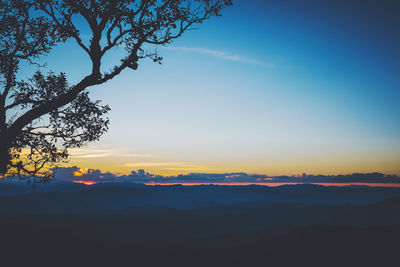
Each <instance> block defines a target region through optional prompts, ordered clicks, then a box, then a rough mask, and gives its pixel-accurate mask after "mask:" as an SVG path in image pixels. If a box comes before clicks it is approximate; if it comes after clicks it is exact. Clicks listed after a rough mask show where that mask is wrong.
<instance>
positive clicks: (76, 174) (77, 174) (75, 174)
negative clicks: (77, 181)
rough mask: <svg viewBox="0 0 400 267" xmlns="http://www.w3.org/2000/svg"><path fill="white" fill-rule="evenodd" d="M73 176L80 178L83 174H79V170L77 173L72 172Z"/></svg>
mask: <svg viewBox="0 0 400 267" xmlns="http://www.w3.org/2000/svg"><path fill="white" fill-rule="evenodd" d="M73 175H74V176H82V175H83V173H81V171H80V170H79V171H75V172H73Z"/></svg>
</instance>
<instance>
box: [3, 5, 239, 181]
mask: <svg viewBox="0 0 400 267" xmlns="http://www.w3.org/2000/svg"><path fill="white" fill-rule="evenodd" d="M230 5H232V0H16V1H11V2H10V1H3V0H0V13H1V14H0V86H1V91H0V93H1V95H0V175H14V174H20V175H21V174H22V175H23V177H28V176H38V175H39V176H43V177H49V176H46V175H50V174H51V172H47V173H45V172H44V171H43V170H45V168H46V167H47V168H48V166H49V165H52V164H56V163H58V162H60V161H63V160H66V159H67V158H68V151H67V149H68V148H71V147H81V146H82V145H84V144H86V143H87V142H90V141H94V140H98V139H99V138H100V136H101V135H102V134H103V133H104V132H106V131H107V129H108V119H107V118H105V117H104V115H105V114H106V113H107V111H108V110H109V108H108V106H101V105H100V101H92V100H90V98H89V96H88V93H87V92H86V91H85V89H87V88H88V87H91V86H95V85H99V84H103V83H105V82H107V81H109V80H111V79H113V78H114V77H116V76H117V75H119V74H120V73H121V71H123V70H124V69H132V70H136V69H137V68H138V64H139V61H140V60H141V59H144V58H149V59H151V60H152V61H154V62H156V63H161V60H162V58H161V57H160V56H159V54H158V53H157V50H156V47H157V45H167V44H169V43H171V42H172V41H173V40H174V39H176V38H179V37H180V36H181V35H182V34H183V33H184V32H186V31H188V30H191V29H195V28H194V27H195V26H196V25H198V24H201V23H202V22H203V21H205V20H207V19H209V18H210V17H212V16H220V12H221V10H222V9H224V8H225V7H228V6H230ZM77 21H79V23H78V22H77ZM82 21H84V22H85V23H87V25H88V26H89V28H90V31H89V32H87V31H86V32H85V31H84V30H83V29H82V24H83V23H82ZM83 34H84V35H85V36H87V35H88V34H89V35H90V40H89V41H85V40H87V39H88V38H83V37H82V36H83ZM70 38H71V39H73V40H74V41H75V42H76V44H77V45H78V46H79V47H80V48H81V49H83V51H85V53H86V54H87V55H88V56H89V58H90V61H91V65H92V66H91V69H90V70H88V74H87V75H86V76H84V77H83V78H82V79H81V80H80V81H79V82H77V83H76V84H73V85H69V84H68V82H67V79H66V75H65V74H64V73H60V74H58V75H56V74H54V73H49V74H48V75H44V74H42V73H41V72H40V71H38V72H37V73H36V74H35V75H34V76H33V77H32V78H31V79H29V80H28V81H23V80H21V81H19V80H17V78H16V77H17V74H18V70H19V65H20V63H21V62H23V61H26V62H28V63H29V64H33V65H37V66H38V67H39V68H40V65H39V63H38V60H39V56H42V55H45V54H46V53H48V52H49V51H50V50H51V49H52V48H53V47H54V46H55V45H57V44H58V43H59V42H64V41H66V40H67V39H70ZM144 46H145V47H146V49H145V47H144ZM149 46H151V47H153V48H151V50H149V48H148V47H149ZM116 48H122V49H124V50H125V53H124V55H123V56H122V57H121V58H120V61H119V63H117V64H116V65H115V66H114V67H113V68H112V69H111V70H110V71H104V70H103V69H102V64H101V63H102V59H103V58H104V57H105V56H106V55H109V54H110V53H113V50H114V51H115V49H116ZM45 174H46V175H45Z"/></svg>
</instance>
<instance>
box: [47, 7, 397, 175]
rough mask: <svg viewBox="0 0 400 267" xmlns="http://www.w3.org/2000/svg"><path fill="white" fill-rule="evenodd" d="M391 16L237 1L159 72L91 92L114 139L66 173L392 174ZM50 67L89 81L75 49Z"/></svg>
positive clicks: (146, 67) (142, 68)
mask: <svg viewBox="0 0 400 267" xmlns="http://www.w3.org/2000/svg"><path fill="white" fill-rule="evenodd" d="M399 14H400V4H399V3H396V1H378V0H374V1H372V0H367V1H361V0H350V1H341V0H340V1H330V0H328V1H316V0H305V1H295V0H284V1H278V0H273V1H256V0H249V1H236V2H235V5H234V6H233V7H231V8H229V9H227V10H225V12H223V16H222V17H220V18H212V19H211V20H209V21H207V22H205V23H204V24H203V25H201V27H200V29H199V30H195V31H190V32H188V33H186V34H185V35H184V36H183V37H182V38H181V39H179V40H176V41H175V42H174V43H172V44H171V45H170V46H169V47H159V48H158V51H159V53H160V54H161V55H162V56H163V57H164V61H163V64H162V65H157V64H154V63H151V62H149V61H143V62H141V63H140V65H139V69H138V70H137V71H124V72H123V73H122V74H121V75H120V76H118V77H117V78H115V79H114V80H113V81H111V82H108V83H107V84H104V85H101V86H97V87H94V88H91V89H90V91H91V94H92V96H93V98H98V99H101V100H103V101H104V102H105V103H107V104H109V105H110V107H111V108H112V110H111V112H110V119H111V125H110V130H109V132H108V133H107V134H106V135H104V136H103V138H102V139H101V141H100V142H98V143H95V144H91V145H89V146H88V147H87V148H85V149H83V150H73V151H72V161H71V164H74V165H79V166H81V167H82V168H100V169H102V170H104V171H112V172H122V173H126V172H129V170H131V169H138V168H145V169H147V170H149V171H151V172H153V173H160V174H176V173H188V172H225V171H246V172H250V173H252V172H253V173H254V172H257V173H267V174H270V175H281V174H296V173H303V172H306V173H314V174H318V173H322V174H330V173H332V174H336V173H351V172H372V171H380V172H385V173H396V174H400V168H399V167H398V166H400V110H399V108H398V102H399V99H400V75H399V74H400V52H399V47H400V31H398V28H399V26H400V16H399ZM116 58H118V51H116V52H115V54H114V55H113V56H111V57H109V58H106V59H105V61H104V62H103V66H105V68H107V67H108V66H110V67H111V66H112V62H113V61H114V60H115V59H116ZM46 61H47V62H48V66H49V68H50V69H52V70H54V71H55V72H59V71H63V72H66V73H67V75H68V77H70V79H71V81H72V83H73V82H76V81H79V79H80V78H82V77H83V76H84V75H85V74H87V72H88V70H90V62H89V59H88V58H87V56H86V55H85V54H83V53H82V51H80V50H79V48H78V47H77V46H75V45H74V44H73V43H72V42H68V43H66V44H63V45H60V46H59V47H57V48H56V49H55V50H54V51H53V52H52V54H51V55H50V56H49V57H48V58H46Z"/></svg>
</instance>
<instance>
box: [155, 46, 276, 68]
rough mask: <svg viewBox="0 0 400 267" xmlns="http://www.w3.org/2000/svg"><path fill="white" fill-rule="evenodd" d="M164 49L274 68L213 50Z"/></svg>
mask: <svg viewBox="0 0 400 267" xmlns="http://www.w3.org/2000/svg"><path fill="white" fill-rule="evenodd" d="M162 48H163V49H166V50H174V51H182V52H193V53H198V54H204V55H210V56H214V57H217V58H220V59H224V60H230V61H236V62H242V63H248V64H256V65H262V66H265V67H268V68H273V67H274V64H272V63H268V62H263V61H259V60H255V59H252V58H248V57H244V56H241V55H238V54H232V53H228V52H224V51H220V50H212V49H207V48H195V47H186V46H165V47H164V46H163V47H162Z"/></svg>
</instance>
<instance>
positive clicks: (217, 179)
mask: <svg viewBox="0 0 400 267" xmlns="http://www.w3.org/2000/svg"><path fill="white" fill-rule="evenodd" d="M54 172H55V181H70V182H72V181H77V180H79V181H93V182H132V183H161V184H162V183H166V184H168V183H182V184H184V183H189V184H190V183H254V184H257V183H338V184H339V183H400V177H398V176H396V175H385V174H382V173H378V172H375V173H353V174H347V175H311V174H303V175H293V176H269V175H265V174H248V173H244V172H235V173H190V174H180V175H177V176H162V175H155V174H151V173H148V172H146V171H145V170H143V169H139V170H137V171H136V170H134V171H132V172H131V173H130V174H128V175H118V174H115V173H110V172H102V171H101V170H99V169H88V170H82V169H80V168H79V167H76V166H73V167H59V168H57V169H54Z"/></svg>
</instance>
